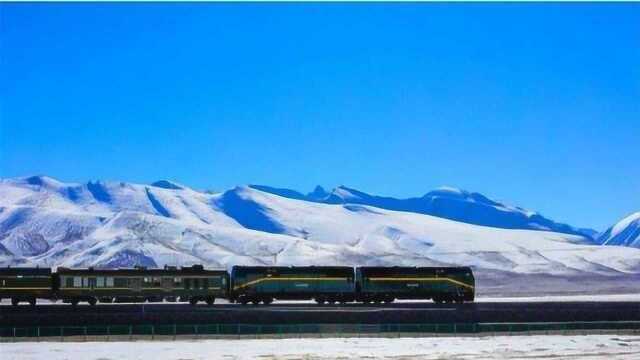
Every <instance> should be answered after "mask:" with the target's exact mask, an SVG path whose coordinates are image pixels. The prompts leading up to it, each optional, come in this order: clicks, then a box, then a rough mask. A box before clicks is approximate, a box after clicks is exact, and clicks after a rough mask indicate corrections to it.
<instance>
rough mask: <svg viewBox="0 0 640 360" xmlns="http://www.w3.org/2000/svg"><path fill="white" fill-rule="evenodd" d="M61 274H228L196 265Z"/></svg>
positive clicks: (65, 269)
mask: <svg viewBox="0 0 640 360" xmlns="http://www.w3.org/2000/svg"><path fill="white" fill-rule="evenodd" d="M57 272H58V273H59V274H65V275H86V274H109V275H150V276H154V275H157V276H171V275H218V274H227V271H226V270H224V269H205V268H204V267H202V266H199V265H194V266H189V267H176V266H165V267H164V268H153V269H147V268H145V267H135V268H123V269H120V268H118V269H101V268H92V267H89V268H83V269H79V268H74V269H69V268H64V267H60V268H58V270H57Z"/></svg>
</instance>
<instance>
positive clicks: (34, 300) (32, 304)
mask: <svg viewBox="0 0 640 360" xmlns="http://www.w3.org/2000/svg"><path fill="white" fill-rule="evenodd" d="M29 305H31V307H35V306H36V299H29Z"/></svg>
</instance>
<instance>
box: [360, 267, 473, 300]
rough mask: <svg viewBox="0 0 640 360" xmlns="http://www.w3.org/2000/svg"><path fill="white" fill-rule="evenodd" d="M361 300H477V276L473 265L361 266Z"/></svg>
mask: <svg viewBox="0 0 640 360" xmlns="http://www.w3.org/2000/svg"><path fill="white" fill-rule="evenodd" d="M356 282H357V285H358V289H357V300H358V301H360V302H364V303H369V302H392V301H394V300H395V299H412V300H418V299H433V301H435V302H436V303H442V302H457V303H461V302H464V301H473V297H474V288H475V279H474V277H473V273H472V272H471V268H469V267H359V268H356Z"/></svg>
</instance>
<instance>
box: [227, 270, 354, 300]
mask: <svg viewBox="0 0 640 360" xmlns="http://www.w3.org/2000/svg"><path fill="white" fill-rule="evenodd" d="M354 280H355V279H354V272H353V268H352V267H344V266H291V267H285V266H234V267H233V268H232V270H231V291H230V294H229V300H230V301H231V302H239V303H241V304H246V303H248V302H251V303H253V304H258V303H260V302H262V303H264V304H270V303H271V302H272V301H273V300H274V299H278V300H315V301H316V302H318V303H319V304H323V303H325V302H326V303H336V302H341V303H344V302H349V301H353V300H354V299H355V297H354V295H355V293H354V290H355V281H354Z"/></svg>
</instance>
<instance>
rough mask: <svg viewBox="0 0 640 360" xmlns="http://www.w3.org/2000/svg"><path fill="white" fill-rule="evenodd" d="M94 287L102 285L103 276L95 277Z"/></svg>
mask: <svg viewBox="0 0 640 360" xmlns="http://www.w3.org/2000/svg"><path fill="white" fill-rule="evenodd" d="M96 287H104V278H103V277H98V278H96Z"/></svg>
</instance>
